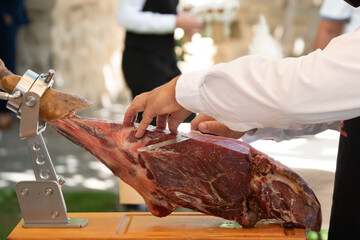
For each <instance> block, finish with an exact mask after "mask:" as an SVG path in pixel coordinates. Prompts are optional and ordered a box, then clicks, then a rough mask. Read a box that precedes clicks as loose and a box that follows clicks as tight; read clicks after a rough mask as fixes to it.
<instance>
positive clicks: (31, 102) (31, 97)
mask: <svg viewBox="0 0 360 240" xmlns="http://www.w3.org/2000/svg"><path fill="white" fill-rule="evenodd" d="M54 74H55V72H54V71H53V70H49V72H48V73H47V74H41V75H38V74H36V73H35V72H33V71H31V70H28V71H26V73H25V74H24V75H23V77H22V78H21V79H20V81H19V83H18V84H17V86H16V87H15V89H14V91H13V94H12V95H6V96H4V98H7V99H8V103H7V107H8V108H9V109H10V110H12V111H14V112H15V113H16V114H17V116H18V117H19V118H20V119H21V120H20V138H21V139H26V140H27V145H28V150H29V153H30V160H31V162H32V165H33V170H34V174H35V179H36V181H21V182H19V183H17V185H16V195H17V198H18V201H19V204H20V209H21V213H22V216H23V218H24V221H23V226H24V227H49V228H52V227H65V228H69V227H71V228H79V227H84V226H86V225H87V223H88V220H87V219H86V218H72V219H70V218H68V216H67V210H66V205H65V201H64V197H63V195H62V192H61V185H62V184H63V183H64V182H65V181H64V180H63V178H62V177H61V176H60V177H57V175H56V172H55V168H54V166H53V164H52V161H51V158H50V155H49V153H48V150H47V148H46V145H45V142H44V139H43V137H42V135H41V132H42V131H43V130H45V128H46V124H45V122H43V121H42V120H41V119H39V112H40V98H41V96H42V95H43V94H44V93H45V92H46V90H47V89H48V88H50V87H52V85H53V83H54V80H53V76H54Z"/></svg>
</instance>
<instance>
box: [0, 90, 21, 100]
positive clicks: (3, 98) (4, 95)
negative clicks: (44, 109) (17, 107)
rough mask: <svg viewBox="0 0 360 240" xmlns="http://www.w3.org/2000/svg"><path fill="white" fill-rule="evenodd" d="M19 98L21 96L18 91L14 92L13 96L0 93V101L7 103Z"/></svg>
mask: <svg viewBox="0 0 360 240" xmlns="http://www.w3.org/2000/svg"><path fill="white" fill-rule="evenodd" d="M20 96H21V93H20V91H16V92H15V93H14V94H8V93H6V92H0V100H6V101H8V100H9V99H16V98H19V97H20Z"/></svg>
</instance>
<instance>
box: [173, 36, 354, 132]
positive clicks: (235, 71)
mask: <svg viewBox="0 0 360 240" xmlns="http://www.w3.org/2000/svg"><path fill="white" fill-rule="evenodd" d="M359 42H360V31H356V32H353V33H348V34H344V35H341V36H339V37H337V38H334V39H333V40H332V41H331V42H330V43H329V45H328V46H327V47H326V48H325V49H324V50H323V51H321V50H320V49H318V50H316V51H315V52H312V53H310V54H308V55H306V56H302V57H298V58H284V59H281V60H270V59H266V58H264V57H260V56H245V57H241V58H238V59H236V60H234V61H232V62H229V63H223V64H218V65H215V66H214V67H212V68H210V69H208V70H205V71H200V72H195V73H185V74H183V75H182V76H181V77H180V78H179V80H178V82H177V85H176V99H177V101H178V102H179V104H181V105H182V106H183V107H184V108H186V109H188V110H190V111H193V112H198V113H204V114H207V115H210V116H212V117H214V118H215V119H216V120H218V121H220V122H222V123H224V124H225V125H226V126H228V127H229V128H230V129H232V130H236V131H243V132H245V131H248V130H251V129H254V128H281V129H298V128H299V126H300V128H301V126H302V125H306V124H318V123H327V122H334V121H340V120H346V119H351V118H354V117H357V116H360V54H359V53H360V44H359Z"/></svg>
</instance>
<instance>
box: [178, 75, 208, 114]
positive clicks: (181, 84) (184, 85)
mask: <svg viewBox="0 0 360 240" xmlns="http://www.w3.org/2000/svg"><path fill="white" fill-rule="evenodd" d="M207 72H208V71H207V70H204V71H197V72H191V73H184V74H182V75H181V76H180V78H179V79H178V80H177V83H176V88H175V98H176V101H177V102H178V103H179V104H180V105H181V106H182V107H183V108H185V109H187V110H189V111H192V112H195V113H199V112H201V113H204V105H203V103H202V101H201V97H200V88H201V85H202V84H203V82H204V80H205V78H206V74H207Z"/></svg>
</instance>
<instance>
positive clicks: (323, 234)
mask: <svg viewBox="0 0 360 240" xmlns="http://www.w3.org/2000/svg"><path fill="white" fill-rule="evenodd" d="M307 238H308V240H327V239H328V230H321V231H320V232H314V231H309V232H308V233H307Z"/></svg>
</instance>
